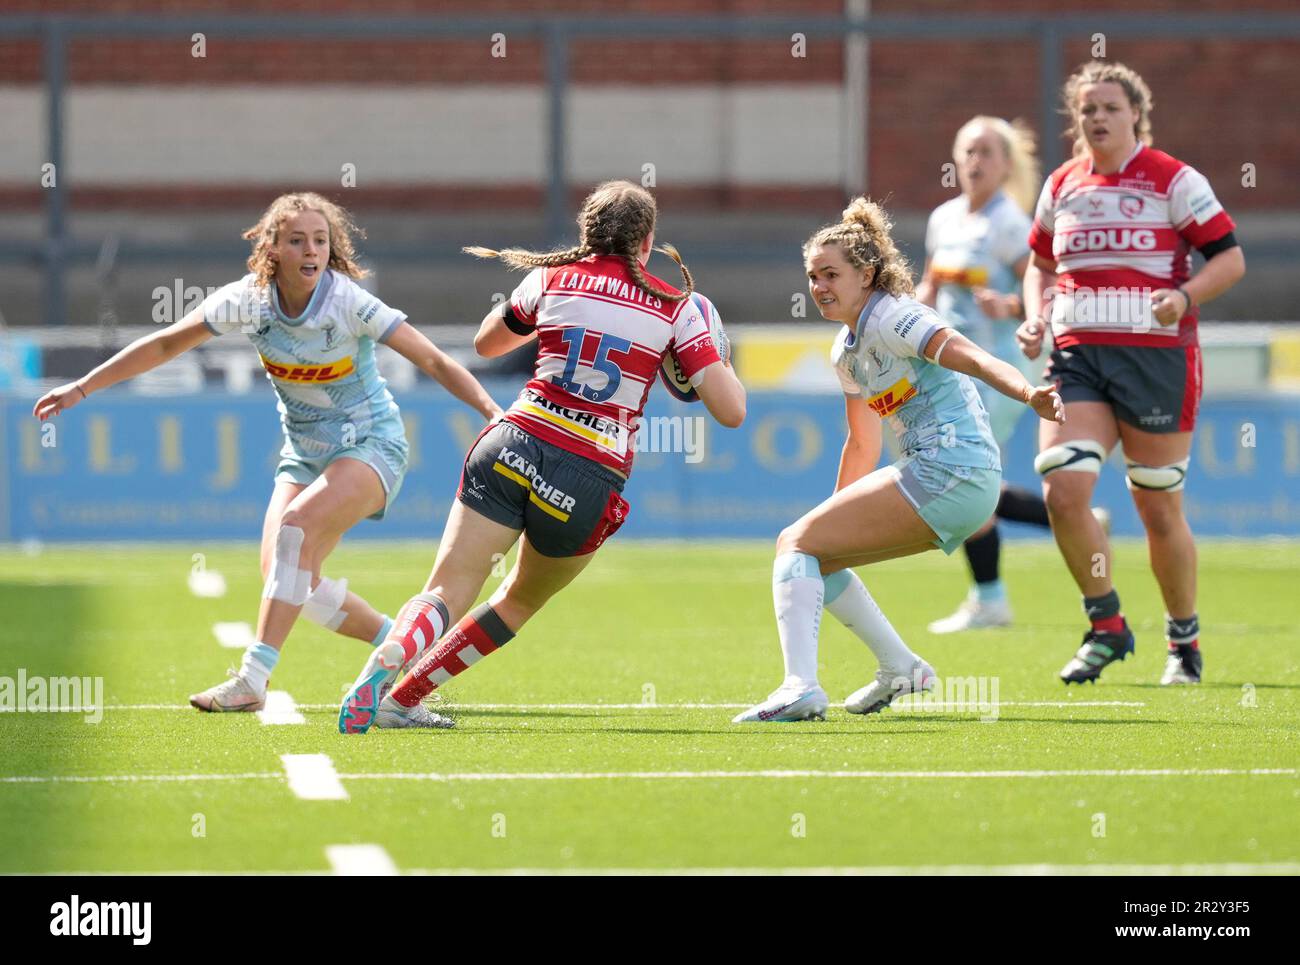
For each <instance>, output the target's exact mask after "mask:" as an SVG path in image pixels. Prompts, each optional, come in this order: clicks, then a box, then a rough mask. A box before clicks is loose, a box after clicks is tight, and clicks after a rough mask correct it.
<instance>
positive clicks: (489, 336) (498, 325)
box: [474, 301, 537, 359]
mask: <svg viewBox="0 0 1300 965" xmlns="http://www.w3.org/2000/svg"><path fill="white" fill-rule="evenodd" d="M507 311H509V312H510V313H511V317H512V318H513V317H514V310H513V309H512V308H511V307H510V302H508V301H506V302H502V303H501V304H500V305H497V306H496V307H495V308H493V309H492V311H490V312H488V313H487V314H486V315H485V316H483V324H482V325H480V326H479V327H478V334H477V335H475V336H474V351H475V352H477V353H478V354H479V355H481V356H482V357H483V358H485V359H494V358H499V357H500V356H502V355H505V354H506V353H508V352H513V351H514V350H515V349H517V348H522V347H523V346H524V345H526V344H528V342H530V341H531V340H532V339H535V338H536V337H537V330H536V329H535V328H532V327H531V326H526V327H527V328H529V329H531V330H530V331H527V332H521V331H518V330H517V328H516V329H512V328H510V323H508V322H507V321H506V317H505V313H506V312H507ZM514 324H515V325H516V326H518V325H519V322H518V321H516V322H515V323H514Z"/></svg>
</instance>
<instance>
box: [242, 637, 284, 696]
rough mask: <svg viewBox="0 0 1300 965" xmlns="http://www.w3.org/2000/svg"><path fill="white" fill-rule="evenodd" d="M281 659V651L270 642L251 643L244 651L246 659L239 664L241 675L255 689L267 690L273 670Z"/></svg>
mask: <svg viewBox="0 0 1300 965" xmlns="http://www.w3.org/2000/svg"><path fill="white" fill-rule="evenodd" d="M279 659H280V651H279V650H276V649H275V647H272V646H269V645H268V644H265V643H262V642H260V641H259V642H257V643H253V644H250V645H249V647H248V649H247V650H245V651H244V659H243V661H242V662H241V663H240V665H239V676H241V677H243V678H244V681H245V682H246V683H247V684H248V685H249V686H250V687H252V688H253V689H254V690H266V684H267V682H268V681H269V680H270V679H271V671H272V670H274V669H275V665H276V663H277V662H278V661H279Z"/></svg>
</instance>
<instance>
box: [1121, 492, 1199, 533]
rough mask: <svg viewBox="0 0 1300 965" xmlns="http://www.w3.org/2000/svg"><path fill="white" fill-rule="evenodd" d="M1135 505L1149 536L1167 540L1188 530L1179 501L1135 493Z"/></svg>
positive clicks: (1146, 493) (1153, 494)
mask: <svg viewBox="0 0 1300 965" xmlns="http://www.w3.org/2000/svg"><path fill="white" fill-rule="evenodd" d="M1133 505H1134V506H1135V507H1137V511H1138V516H1139V517H1140V518H1141V520H1142V527H1143V528H1144V529H1145V530H1146V531H1147V535H1148V536H1151V537H1153V538H1155V539H1165V538H1167V537H1170V536H1173V535H1175V534H1177V533H1179V532H1181V531H1182V530H1183V529H1185V528H1187V520H1186V517H1184V516H1183V511H1182V507H1181V506H1180V505H1179V504H1178V502H1177V500H1173V499H1168V498H1165V497H1164V496H1162V495H1161V494H1159V493H1148V492H1141V491H1134V493H1133Z"/></svg>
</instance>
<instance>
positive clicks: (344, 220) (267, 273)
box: [242, 191, 370, 288]
mask: <svg viewBox="0 0 1300 965" xmlns="http://www.w3.org/2000/svg"><path fill="white" fill-rule="evenodd" d="M304 211H315V212H317V213H318V214H320V215H321V217H323V218H324V219H325V223H326V224H327V225H329V230H330V258H329V263H328V265H327V267H329V268H333V269H334V270H335V271H337V272H339V273H341V274H344V275H347V276H348V277H349V278H357V279H360V278H365V277H366V275H368V274H370V273H369V272H368V271H366V269H364V268H362V267H361V266H360V265H359V264H357V260H356V259H357V253H356V249H355V247H354V246H353V244H352V237H353V235H356V236H357V237H360V238H364V237H365V236H366V233H365V232H364V231H362V230H361V229H360V228H358V227H357V226H356V224H355V223H354V222H353V220H352V216H351V215H350V214H348V212H347V210H346V209H344V208H343V207H342V206H340V205H337V204H335V203H334V202H333V201H331V200H329V199H328V198H326V197H323V196H322V195H319V194H316V193H315V192H312V191H301V192H296V193H293V194H282V195H280V196H279V197H278V198H276V199H275V200H274V201H272V202H271V205H270V207H268V208H267V209H266V210H265V211H264V212H262V217H261V218H259V219H258V221H257V224H255V225H253V227H251V228H249V229H248V230H247V231H245V232H244V234H243V236H242V237H244V238H247V239H248V240H249V241H251V242H252V243H253V252H252V254H250V255H249V256H248V270H249V271H251V272H252V273H253V274H254V275H256V276H257V282H256V283H257V286H258V287H259V288H265V287H266V286H267V285H269V284H270V282H271V279H272V278H274V277H275V264H276V263H275V260H274V259H273V258H272V257H271V248H272V247H273V246H274V245H275V243H276V241H277V240H278V239H279V237H280V229H281V228H282V227H283V226H284V223H285V222H286V221H288V220H289V219H290V218H292V217H294V215H298V214H301V213H302V212H304Z"/></svg>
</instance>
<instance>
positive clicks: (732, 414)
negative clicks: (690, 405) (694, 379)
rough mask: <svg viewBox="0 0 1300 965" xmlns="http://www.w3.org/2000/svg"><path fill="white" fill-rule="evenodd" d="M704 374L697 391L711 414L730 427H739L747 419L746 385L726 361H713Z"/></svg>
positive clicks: (696, 388) (705, 368)
mask: <svg viewBox="0 0 1300 965" xmlns="http://www.w3.org/2000/svg"><path fill="white" fill-rule="evenodd" d="M703 374H704V381H702V382H701V383H700V384H699V385H697V386H696V387H695V392H696V394H697V395H698V396H699V397H700V401H701V402H703V403H704V407H705V408H706V409H708V410H709V415H711V416H713V418H715V419H717V420H718V422H719V423H721V424H722V425H724V426H726V427H727V428H728V429H737V428H739V427H740V424H741V423H743V422H744V421H745V387H744V385H742V384H741V382H740V379H738V378H737V377H736V373H735V371H734V370H733V369H732V368H731V366H730V365H728V364H727V363H726V362H711V363H710V364H708V365H706V366H705V367H704V373H703Z"/></svg>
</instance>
